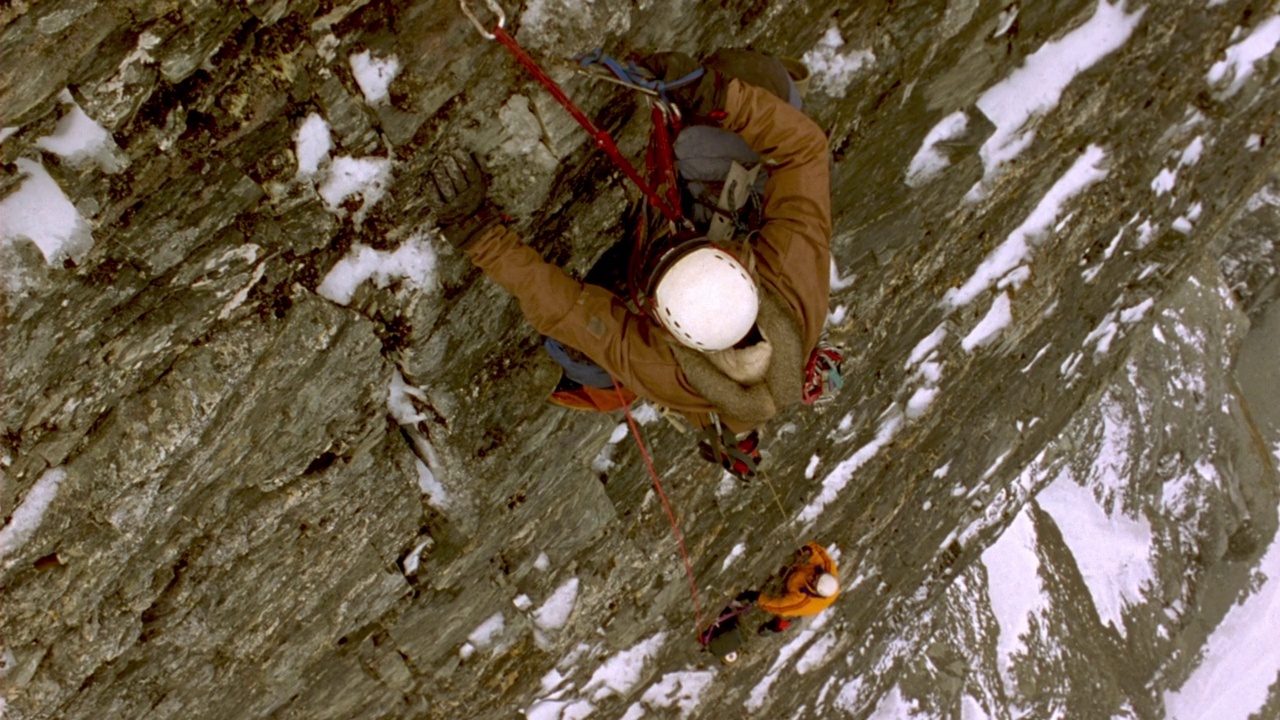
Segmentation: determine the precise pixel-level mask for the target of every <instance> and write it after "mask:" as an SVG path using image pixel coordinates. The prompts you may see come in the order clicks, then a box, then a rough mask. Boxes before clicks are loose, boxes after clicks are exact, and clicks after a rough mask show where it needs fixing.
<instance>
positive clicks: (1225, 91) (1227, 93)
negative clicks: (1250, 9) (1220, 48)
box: [1207, 15, 1280, 99]
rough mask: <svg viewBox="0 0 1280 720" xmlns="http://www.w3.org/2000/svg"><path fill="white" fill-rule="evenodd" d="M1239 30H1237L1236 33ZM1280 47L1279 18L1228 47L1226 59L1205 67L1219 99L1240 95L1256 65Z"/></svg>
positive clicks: (1256, 28) (1263, 24) (1262, 23)
mask: <svg viewBox="0 0 1280 720" xmlns="http://www.w3.org/2000/svg"><path fill="white" fill-rule="evenodd" d="M1238 33H1239V29H1238V28H1237V34H1238ZM1278 45H1280V15H1273V16H1271V17H1269V18H1267V19H1266V20H1264V21H1263V22H1261V23H1259V24H1258V25H1257V26H1255V27H1254V28H1253V30H1252V31H1250V32H1249V34H1248V36H1246V37H1245V38H1244V39H1243V40H1240V41H1239V42H1236V43H1235V44H1233V45H1231V46H1230V47H1228V48H1227V49H1226V50H1225V51H1224V54H1225V55H1226V57H1225V58H1224V59H1222V60H1219V61H1218V62H1216V63H1214V64H1213V66H1212V67H1210V68H1209V75H1208V78H1207V79H1208V81H1209V84H1210V85H1211V86H1213V87H1215V88H1217V94H1218V97H1219V98H1222V99H1226V98H1229V97H1232V96H1234V95H1235V94H1236V93H1238V92H1240V89H1241V88H1243V87H1244V84H1245V83H1246V82H1248V81H1249V78H1250V77H1252V76H1253V73H1254V71H1255V70H1256V69H1257V62H1258V61H1259V60H1262V59H1263V58H1265V57H1267V56H1269V55H1270V54H1271V53H1272V52H1273V51H1274V50H1275V49H1276V47H1277V46H1278Z"/></svg>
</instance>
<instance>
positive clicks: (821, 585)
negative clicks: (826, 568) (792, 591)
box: [813, 573, 840, 598]
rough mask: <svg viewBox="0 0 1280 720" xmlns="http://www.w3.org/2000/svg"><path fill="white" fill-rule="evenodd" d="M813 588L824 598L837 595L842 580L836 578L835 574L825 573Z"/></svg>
mask: <svg viewBox="0 0 1280 720" xmlns="http://www.w3.org/2000/svg"><path fill="white" fill-rule="evenodd" d="M813 589H814V590H817V591H818V595H820V596H822V597H824V598H829V597H835V595H836V593H838V592H840V581H839V580H836V576H835V575H828V574H826V573H824V574H823V575H822V577H820V578H818V582H816V583H814V586H813Z"/></svg>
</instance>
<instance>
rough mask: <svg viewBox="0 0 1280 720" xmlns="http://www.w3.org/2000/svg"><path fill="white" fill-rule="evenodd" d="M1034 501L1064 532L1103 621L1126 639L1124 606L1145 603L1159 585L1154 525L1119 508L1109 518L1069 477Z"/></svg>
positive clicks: (1090, 495)
mask: <svg viewBox="0 0 1280 720" xmlns="http://www.w3.org/2000/svg"><path fill="white" fill-rule="evenodd" d="M1036 502H1037V503H1038V504H1039V505H1040V507H1041V508H1042V509H1043V510H1044V511H1045V512H1046V513H1048V514H1049V515H1050V516H1051V517H1052V518H1053V520H1054V522H1055V523H1057V525H1058V529H1059V530H1060V531H1061V532H1062V539H1063V541H1064V542H1065V543H1066V545H1067V547H1068V548H1069V549H1070V550H1071V554H1072V556H1074V558H1075V563H1076V567H1077V568H1079V569H1080V574H1081V575H1082V576H1083V577H1084V582H1085V585H1086V586H1088V588H1089V594H1090V595H1091V596H1092V597H1093V604H1094V607H1095V608H1097V610H1098V615H1099V617H1100V618H1101V619H1102V622H1103V623H1110V624H1111V626H1112V627H1114V628H1115V629H1116V630H1117V631H1118V632H1119V633H1120V635H1122V636H1123V635H1125V634H1126V632H1125V625H1124V609H1125V607H1127V606H1129V605H1136V604H1138V603H1141V602H1142V601H1143V599H1144V598H1143V593H1144V591H1145V589H1146V588H1147V587H1148V586H1149V585H1150V584H1151V583H1152V582H1154V581H1155V568H1154V567H1153V566H1152V562H1151V537H1152V536H1151V524H1150V523H1149V522H1147V520H1146V518H1138V519H1133V518H1129V517H1128V516H1126V515H1125V514H1124V513H1123V512H1122V511H1120V510H1118V509H1113V510H1112V512H1110V513H1108V512H1107V511H1105V510H1103V508H1102V507H1101V506H1100V505H1099V504H1098V502H1097V500H1096V499H1095V498H1094V495H1093V493H1092V492H1090V490H1089V489H1088V488H1085V487H1081V486H1080V485H1078V484H1076V482H1075V481H1074V480H1072V479H1071V478H1070V477H1068V476H1066V475H1063V476H1061V477H1059V478H1058V479H1057V480H1055V481H1054V482H1053V483H1052V484H1050V485H1049V487H1047V488H1045V489H1044V490H1041V491H1040V493H1039V494H1038V495H1037V496H1036Z"/></svg>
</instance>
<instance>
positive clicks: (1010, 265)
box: [942, 145, 1107, 310]
mask: <svg viewBox="0 0 1280 720" xmlns="http://www.w3.org/2000/svg"><path fill="white" fill-rule="evenodd" d="M1106 157H1107V154H1106V152H1105V151H1103V149H1102V148H1100V147H1098V146H1097V145H1090V146H1089V147H1088V148H1087V149H1086V150H1085V151H1084V153H1082V154H1081V155H1080V157H1078V158H1076V161H1075V162H1074V163H1073V164H1072V165H1071V168H1070V169H1068V170H1067V172H1066V173H1064V174H1063V176H1062V177H1060V178H1058V181H1057V182H1055V183H1054V184H1053V187H1051V188H1049V192H1047V193H1045V196H1044V197H1043V198H1041V199H1040V202H1039V203H1038V204H1037V205H1036V207H1035V209H1034V210H1032V211H1031V214H1030V215H1029V216H1028V217H1027V219H1026V220H1025V221H1024V222H1023V223H1022V224H1021V225H1019V226H1018V227H1017V229H1015V230H1014V231H1013V232H1012V233H1010V234H1009V237H1008V238H1007V239H1006V240H1005V241H1004V242H1003V243H1001V244H1000V245H999V246H997V247H996V248H995V249H994V250H992V251H991V252H990V253H988V254H987V256H986V257H985V258H984V259H983V260H982V262H981V263H980V264H979V265H978V269H977V270H976V271H974V274H973V276H972V277H970V278H969V279H968V280H966V281H965V283H964V284H963V285H961V286H960V287H959V288H952V289H950V290H948V291H947V292H946V294H945V295H943V298H942V305H943V307H944V308H946V309H947V310H954V309H956V308H958V307H961V306H964V305H968V304H969V303H971V302H973V300H974V298H976V297H977V296H978V295H980V294H982V293H983V292H985V291H986V290H987V289H989V288H991V287H993V286H994V285H995V284H996V283H997V282H998V281H1000V280H1001V279H1002V278H1005V277H1006V276H1009V275H1011V274H1012V273H1014V271H1016V270H1017V269H1018V268H1019V267H1020V266H1022V265H1023V264H1024V263H1026V262H1029V261H1030V259H1031V254H1032V250H1033V249H1034V248H1035V247H1036V246H1038V245H1040V244H1041V243H1042V242H1043V241H1044V239H1045V236H1046V233H1047V232H1048V231H1049V229H1050V228H1051V227H1053V226H1054V224H1055V223H1056V222H1057V220H1058V216H1059V215H1060V214H1061V212H1062V209H1063V206H1064V205H1066V203H1067V202H1068V201H1070V200H1071V199H1072V198H1074V197H1075V196H1076V195H1079V194H1080V193H1081V192H1083V191H1084V190H1085V189H1087V188H1088V187H1089V186H1091V185H1093V184H1094V183H1096V182H1098V181H1100V180H1102V179H1103V178H1105V177H1107V170H1106V169H1104V168H1103V164H1104V161H1105V160H1106ZM1012 285H1013V287H1014V288H1015V289H1016V288H1017V287H1019V286H1020V285H1021V282H1015V283H1012Z"/></svg>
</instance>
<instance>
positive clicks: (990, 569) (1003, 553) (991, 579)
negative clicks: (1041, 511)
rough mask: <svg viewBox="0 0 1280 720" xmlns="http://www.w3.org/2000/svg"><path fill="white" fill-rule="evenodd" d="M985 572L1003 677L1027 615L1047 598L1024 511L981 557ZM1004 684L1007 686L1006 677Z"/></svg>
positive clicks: (1032, 528) (1018, 644) (1024, 630)
mask: <svg viewBox="0 0 1280 720" xmlns="http://www.w3.org/2000/svg"><path fill="white" fill-rule="evenodd" d="M982 564H983V565H984V566H985V567H986V568H987V584H988V594H989V597H990V599H991V610H992V612H993V613H994V614H995V616H996V620H997V622H998V623H999V629H998V630H999V639H998V641H997V644H996V652H997V655H998V657H999V665H1000V668H1001V672H1004V673H1007V672H1008V670H1009V662H1010V658H1011V657H1012V655H1013V653H1014V652H1015V651H1017V650H1018V649H1019V648H1020V647H1021V646H1022V642H1021V637H1022V636H1023V635H1024V634H1026V633H1027V632H1028V631H1029V630H1030V627H1031V623H1030V619H1029V618H1030V617H1031V614H1032V613H1034V612H1036V611H1037V610H1039V609H1040V608H1042V607H1044V606H1045V604H1046V603H1047V598H1046V597H1045V594H1044V588H1043V586H1042V583H1041V581H1040V557H1039V556H1038V555H1037V554H1036V530H1035V525H1034V523H1033V522H1032V520H1031V514H1030V511H1029V509H1028V508H1025V507H1024V508H1023V509H1022V511H1021V512H1019V513H1018V515H1017V517H1015V518H1014V520H1013V522H1012V523H1010V525H1009V527H1008V528H1007V529H1005V531H1004V533H1003V534H1001V535H1000V537H999V538H998V539H997V540H996V541H995V543H993V544H992V545H991V546H990V547H988V548H987V549H986V550H985V551H983V553H982ZM1006 684H1011V683H1009V681H1008V679H1007V677H1006Z"/></svg>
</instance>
